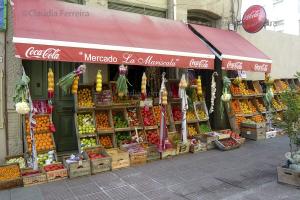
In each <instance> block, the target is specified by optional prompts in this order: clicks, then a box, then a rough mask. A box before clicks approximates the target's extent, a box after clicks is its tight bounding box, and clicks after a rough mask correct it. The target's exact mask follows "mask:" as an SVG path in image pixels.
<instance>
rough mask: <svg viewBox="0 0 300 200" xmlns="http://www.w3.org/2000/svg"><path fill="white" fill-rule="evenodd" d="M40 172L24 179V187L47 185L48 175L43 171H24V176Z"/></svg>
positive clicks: (29, 169)
mask: <svg viewBox="0 0 300 200" xmlns="http://www.w3.org/2000/svg"><path fill="white" fill-rule="evenodd" d="M35 171H38V173H36V174H31V175H27V176H22V177H23V183H24V187H27V186H32V185H38V184H42V183H47V175H46V173H44V172H43V171H42V170H33V169H31V168H26V169H22V174H24V173H30V172H35Z"/></svg>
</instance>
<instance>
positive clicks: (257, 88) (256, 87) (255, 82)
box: [253, 81, 264, 95]
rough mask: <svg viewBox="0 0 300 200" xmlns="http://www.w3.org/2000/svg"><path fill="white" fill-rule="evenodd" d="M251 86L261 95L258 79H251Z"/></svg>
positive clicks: (261, 90)
mask: <svg viewBox="0 0 300 200" xmlns="http://www.w3.org/2000/svg"><path fill="white" fill-rule="evenodd" d="M253 87H254V90H255V91H256V92H257V93H258V94H261V95H262V94H263V93H264V92H263V89H262V87H261V85H260V83H259V81H253Z"/></svg>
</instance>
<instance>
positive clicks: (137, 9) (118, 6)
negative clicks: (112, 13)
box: [108, 1, 167, 18]
mask: <svg viewBox="0 0 300 200" xmlns="http://www.w3.org/2000/svg"><path fill="white" fill-rule="evenodd" d="M108 8H109V9H114V10H120V11H125V12H132V13H138V14H142V15H149V16H154V17H162V18H167V11H166V10H165V9H161V8H152V7H149V6H147V7H144V6H142V5H136V4H133V5H131V4H130V5H129V4H125V3H122V2H121V3H119V2H115V1H109V2H108Z"/></svg>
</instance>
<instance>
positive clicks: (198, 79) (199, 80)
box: [197, 76, 202, 97]
mask: <svg viewBox="0 0 300 200" xmlns="http://www.w3.org/2000/svg"><path fill="white" fill-rule="evenodd" d="M197 95H198V96H199V97H201V96H202V83H201V77H200V76H198V78H197Z"/></svg>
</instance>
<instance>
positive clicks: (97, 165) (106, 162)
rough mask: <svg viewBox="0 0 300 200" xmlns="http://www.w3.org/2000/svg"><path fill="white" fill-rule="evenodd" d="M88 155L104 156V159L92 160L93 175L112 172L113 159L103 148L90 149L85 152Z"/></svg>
mask: <svg viewBox="0 0 300 200" xmlns="http://www.w3.org/2000/svg"><path fill="white" fill-rule="evenodd" d="M85 151H86V153H87V154H88V153H98V154H101V155H104V156H105V157H104V158H96V159H90V161H91V172H92V174H97V173H100V172H105V171H110V170H111V160H112V159H111V157H110V156H109V155H108V153H107V152H106V150H105V149H104V148H103V147H97V148H89V149H86V150H85Z"/></svg>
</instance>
